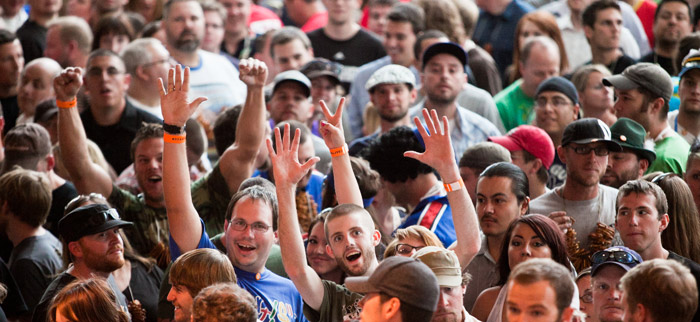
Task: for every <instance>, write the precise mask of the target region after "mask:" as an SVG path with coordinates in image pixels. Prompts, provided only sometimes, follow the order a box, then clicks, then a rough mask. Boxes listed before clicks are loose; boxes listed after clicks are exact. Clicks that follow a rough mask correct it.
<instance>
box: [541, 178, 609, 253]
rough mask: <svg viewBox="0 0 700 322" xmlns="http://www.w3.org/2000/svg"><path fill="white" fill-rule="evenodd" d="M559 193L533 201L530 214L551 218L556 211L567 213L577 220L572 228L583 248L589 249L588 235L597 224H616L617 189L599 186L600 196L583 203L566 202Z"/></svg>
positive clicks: (550, 193)
mask: <svg viewBox="0 0 700 322" xmlns="http://www.w3.org/2000/svg"><path fill="white" fill-rule="evenodd" d="M559 191H560V189H554V190H551V191H548V192H546V193H545V194H543V195H541V196H539V197H538V198H537V199H535V200H532V201H531V202H530V213H531V214H542V215H545V216H549V214H550V213H551V212H554V211H565V212H566V215H567V216H569V217H571V218H573V219H574V220H575V221H574V223H573V225H572V228H573V229H574V230H575V231H576V240H577V241H578V242H579V244H580V246H581V248H586V249H588V235H589V234H590V233H592V232H594V231H595V230H596V227H597V223H599V222H600V223H603V224H605V225H608V226H613V225H614V224H615V216H616V214H617V210H616V209H615V202H616V201H617V189H615V188H611V187H608V186H604V185H601V184H599V185H598V196H596V197H595V198H593V199H589V200H581V201H574V200H564V198H562V197H561V196H560V195H559ZM613 243H615V242H613Z"/></svg>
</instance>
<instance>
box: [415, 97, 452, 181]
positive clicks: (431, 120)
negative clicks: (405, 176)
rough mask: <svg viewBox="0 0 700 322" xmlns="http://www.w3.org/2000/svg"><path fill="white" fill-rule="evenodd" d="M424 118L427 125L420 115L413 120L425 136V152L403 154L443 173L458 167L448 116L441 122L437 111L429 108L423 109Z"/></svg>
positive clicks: (422, 135)
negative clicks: (419, 117)
mask: <svg viewBox="0 0 700 322" xmlns="http://www.w3.org/2000/svg"><path fill="white" fill-rule="evenodd" d="M423 118H424V119H425V127H424V125H423V124H422V123H421V122H420V120H419V119H418V117H414V118H413V122H414V123H416V128H418V132H419V133H420V135H421V137H423V142H424V143H425V152H423V153H419V152H416V151H406V152H405V153H404V154H403V155H404V156H405V157H408V158H414V159H416V160H418V161H420V162H423V163H425V164H427V165H429V166H431V167H433V169H435V170H437V171H438V173H440V174H441V175H442V174H443V172H444V171H446V170H452V169H453V168H456V162H455V155H454V151H453V150H452V141H451V139H450V130H449V128H448V125H447V117H446V116H443V117H442V123H441V122H440V118H439V117H438V114H437V111H435V110H430V112H428V110H427V109H423ZM426 128H427V131H426ZM428 132H430V133H428Z"/></svg>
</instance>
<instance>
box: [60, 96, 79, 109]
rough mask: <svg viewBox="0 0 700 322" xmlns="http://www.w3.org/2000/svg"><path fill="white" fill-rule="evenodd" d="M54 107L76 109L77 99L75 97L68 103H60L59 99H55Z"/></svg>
mask: <svg viewBox="0 0 700 322" xmlns="http://www.w3.org/2000/svg"><path fill="white" fill-rule="evenodd" d="M56 106H58V108H73V107H76V106H78V98H77V97H73V99H72V100H70V101H61V100H59V99H56Z"/></svg>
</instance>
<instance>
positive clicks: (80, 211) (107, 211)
mask: <svg viewBox="0 0 700 322" xmlns="http://www.w3.org/2000/svg"><path fill="white" fill-rule="evenodd" d="M131 225H133V223H131V222H129V221H123V220H121V219H120V218H119V213H117V210H116V209H114V208H110V207H108V206H106V205H103V204H92V205H87V206H82V207H79V208H76V209H74V210H73V211H71V212H69V213H68V214H67V215H65V216H64V217H63V218H61V220H59V221H58V233H59V235H60V236H61V237H63V240H64V241H65V242H67V243H70V242H72V241H76V240H78V239H80V238H82V237H83V236H87V235H92V234H96V233H99V232H103V231H105V230H109V229H112V228H116V227H124V226H131Z"/></svg>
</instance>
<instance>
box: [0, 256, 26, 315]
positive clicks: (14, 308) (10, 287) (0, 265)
mask: <svg viewBox="0 0 700 322" xmlns="http://www.w3.org/2000/svg"><path fill="white" fill-rule="evenodd" d="M0 283H2V284H4V285H5V287H6V288H7V297H6V298H5V300H4V301H3V302H2V303H0V308H2V310H3V311H4V312H5V313H6V314H7V316H9V317H10V318H13V317H20V316H25V315H28V316H31V315H32V312H31V311H29V309H27V304H26V303H24V298H22V292H20V290H19V286H17V282H16V281H15V279H14V277H13V276H12V273H10V268H9V267H7V264H6V263H5V261H4V260H3V259H2V257H0Z"/></svg>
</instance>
